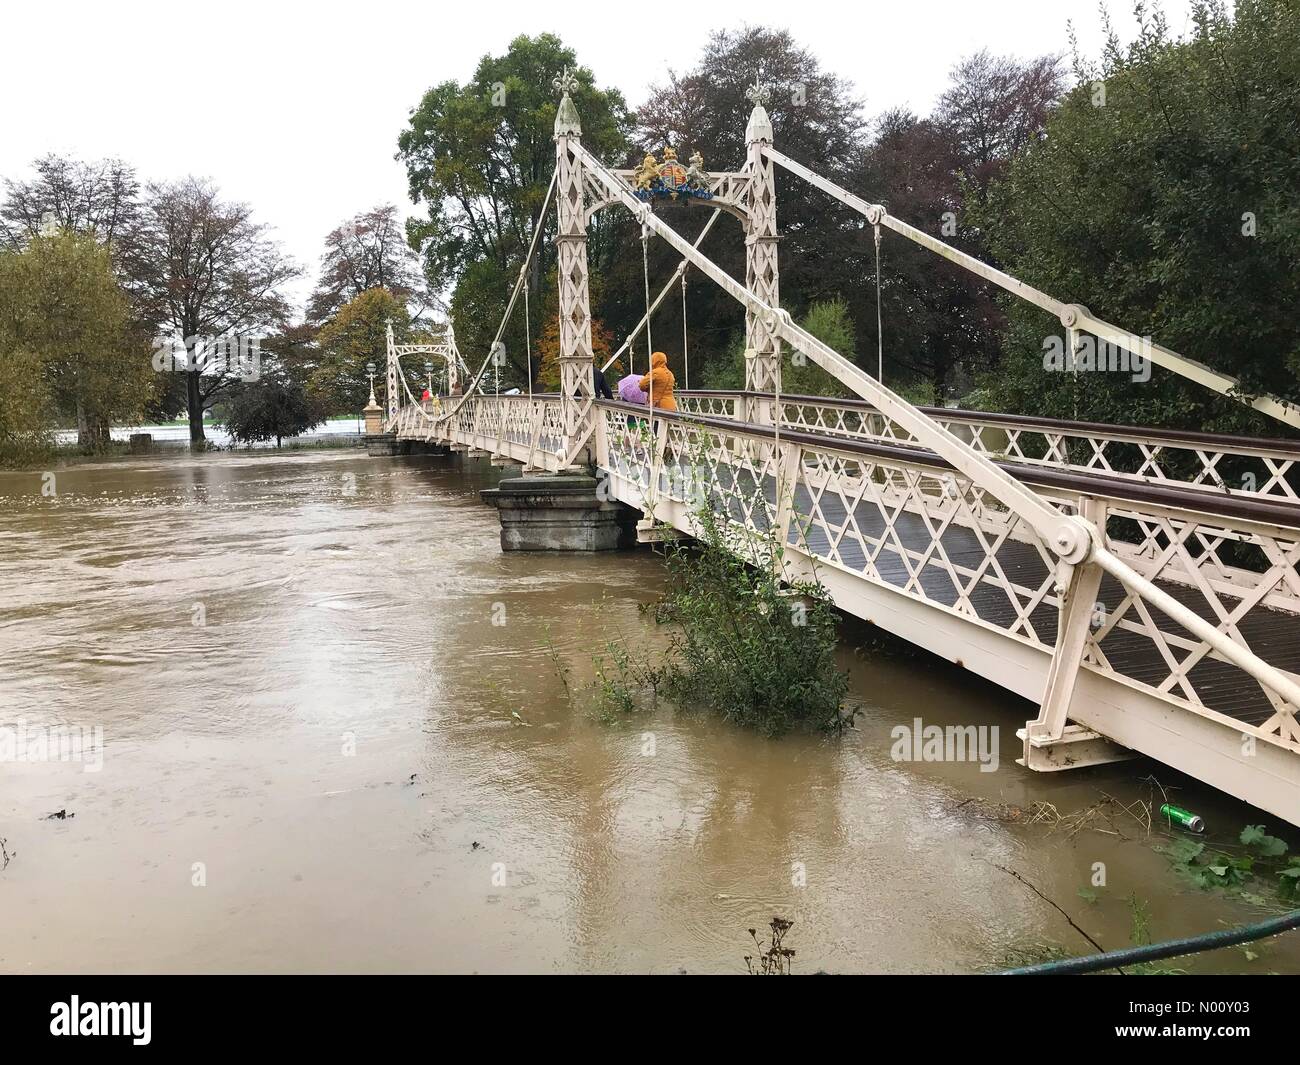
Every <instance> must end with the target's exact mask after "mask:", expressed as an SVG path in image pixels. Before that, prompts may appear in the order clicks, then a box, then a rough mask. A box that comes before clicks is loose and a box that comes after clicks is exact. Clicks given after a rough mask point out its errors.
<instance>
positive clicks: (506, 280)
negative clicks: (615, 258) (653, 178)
mask: <svg viewBox="0 0 1300 1065" xmlns="http://www.w3.org/2000/svg"><path fill="white" fill-rule="evenodd" d="M564 67H569V68H570V69H571V70H572V71H573V73H574V75H575V76H576V78H577V80H578V86H577V88H576V89H575V91H574V93H573V100H574V103H575V105H576V106H577V109H578V114H579V116H580V117H581V121H582V142H583V145H584V146H585V147H587V148H589V149H590V150H591V151H593V152H594V153H595V154H596V155H597V156H599V157H601V158H604V159H618V158H619V157H621V156H622V155H623V154H624V152H625V150H626V144H627V131H628V129H629V128H630V125H631V119H630V116H629V113H628V109H627V105H626V104H625V102H624V100H623V97H622V95H621V94H620V93H619V92H618V91H617V90H615V89H598V88H597V87H596V85H595V79H594V76H593V75H592V73H591V71H590V70H589V69H588V68H586V67H583V66H580V65H579V64H578V61H577V55H576V53H575V52H574V51H573V49H572V48H569V47H567V46H566V45H565V44H564V43H563V42H562V41H561V40H560V39H559V38H558V37H556V36H555V35H554V34H550V33H542V34H538V35H537V36H536V37H528V36H525V35H521V36H518V37H516V38H515V39H514V40H512V41H511V42H510V45H509V47H508V48H507V50H506V53H505V54H504V55H497V56H490V55H489V56H484V57H483V58H482V59H481V60H480V61H479V64H478V66H477V68H476V69H475V71H474V75H473V77H471V78H470V79H469V81H468V82H466V83H465V84H464V85H461V84H459V83H457V82H455V81H444V82H441V83H439V84H438V85H435V86H434V87H433V88H431V89H430V90H429V91H428V92H426V93H425V94H424V97H423V99H422V100H421V101H420V103H419V106H417V107H416V108H415V109H414V110H413V111H412V113H411V118H410V124H409V127H408V128H407V129H405V130H403V131H402V133H401V135H400V136H399V137H398V153H397V154H398V158H399V159H400V160H401V161H402V162H403V163H404V164H405V166H406V172H407V179H408V182H409V184H410V192H411V198H412V200H413V201H414V202H415V203H417V204H424V205H425V208H426V211H427V216H426V217H424V218H412V219H410V220H408V222H407V238H408V240H409V241H410V243H411V246H412V247H414V248H416V249H418V250H419V252H420V254H421V255H422V257H423V260H424V272H425V276H426V277H427V278H428V280H429V283H430V285H431V286H432V287H433V288H435V289H445V288H447V287H449V286H451V285H455V291H454V293H453V295H452V300H451V303H452V310H453V313H454V315H455V318H456V322H457V330H458V341H459V342H460V344H461V346H462V348H463V350H465V351H466V352H471V351H478V352H481V353H482V354H484V355H485V354H486V353H487V349H488V345H489V343H490V341H491V339H492V334H493V332H494V331H495V328H496V323H497V322H498V321H499V320H500V317H501V313H502V311H503V310H504V309H505V304H506V300H507V298H508V296H509V292H510V288H511V286H513V284H514V281H515V278H516V276H517V274H518V270H519V266H520V264H521V263H522V261H523V257H524V254H525V253H526V251H527V247H528V243H529V240H530V239H531V237H532V230H533V225H534V221H535V219H536V218H537V216H538V214H539V213H540V211H541V208H542V202H543V200H544V199H545V196H546V188H547V185H548V184H549V183H550V180H551V173H552V171H553V170H554V169H555V142H554V140H553V135H554V124H555V111H556V106H557V102H558V101H557V98H556V93H555V90H554V88H553V86H552V79H554V77H555V75H556V74H558V73H559V72H560V70H561V69H563V68H564ZM543 225H544V226H546V229H547V233H546V234H544V238H546V237H549V235H550V234H553V232H554V228H555V216H554V211H551V212H550V214H549V217H548V218H546V219H543ZM554 261H555V253H554V250H553V245H552V242H551V240H549V239H543V240H542V241H541V243H540V245H539V259H538V261H537V264H536V269H535V271H534V273H533V275H532V277H531V279H530V285H531V300H532V307H531V311H532V315H533V329H532V335H533V336H534V337H536V336H537V335H538V333H539V332H540V319H539V317H538V316H539V314H540V311H541V306H542V302H543V300H542V298H541V296H542V293H541V291H540V279H541V278H543V277H545V276H546V274H547V271H548V270H549V269H550V268H551V266H552V265H553V264H554ZM462 286H469V291H466V292H462V291H461V288H462ZM521 319H522V316H521V315H518V314H517V315H516V316H515V322H514V325H515V328H514V329H512V330H511V331H510V332H509V333H508V334H507V335H506V337H505V345H506V356H507V359H508V360H509V361H510V362H511V363H512V364H514V366H515V367H516V369H517V370H518V371H519V373H518V376H519V377H520V378H523V377H524V376H525V370H524V363H523V352H524V349H525V347H526V345H525V343H524V330H523V324H522V320H521Z"/></svg>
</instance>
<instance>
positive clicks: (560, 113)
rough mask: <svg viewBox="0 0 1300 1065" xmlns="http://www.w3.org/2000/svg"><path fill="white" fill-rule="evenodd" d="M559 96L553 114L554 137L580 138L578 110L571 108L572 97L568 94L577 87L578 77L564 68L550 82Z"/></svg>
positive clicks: (580, 129) (580, 126) (580, 128)
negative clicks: (558, 101) (557, 106)
mask: <svg viewBox="0 0 1300 1065" xmlns="http://www.w3.org/2000/svg"><path fill="white" fill-rule="evenodd" d="M551 84H552V85H554V86H555V91H556V92H558V93H559V94H560V106H559V108H558V109H557V110H556V112H555V135H556V136H557V137H570V136H572V137H580V136H581V135H582V123H580V122H579V121H578V109H577V108H576V107H574V106H573V97H572V96H570V95H569V94H570V93H572V92H573V90H574V89H576V88H577V87H578V77H577V75H576V74H574V73H573V71H571V70H570V69H569V68H568V67H565V68H564V69H563V70H561V71H560V72H559V73H558V74H556V75H555V79H554V80H553V81H552V82H551Z"/></svg>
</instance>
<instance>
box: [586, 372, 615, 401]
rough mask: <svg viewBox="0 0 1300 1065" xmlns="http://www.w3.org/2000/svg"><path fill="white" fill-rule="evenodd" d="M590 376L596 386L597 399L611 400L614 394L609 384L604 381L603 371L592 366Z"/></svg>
mask: <svg viewBox="0 0 1300 1065" xmlns="http://www.w3.org/2000/svg"><path fill="white" fill-rule="evenodd" d="M591 376H592V379H593V380H594V382H595V385H596V398H597V399H613V398H614V393H613V392H612V391H611V390H610V387H609V382H608V381H606V380H605V371H604V370H602V369H601V368H600V367H599V366H594V365H593V366H592V368H591Z"/></svg>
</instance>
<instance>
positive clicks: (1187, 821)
mask: <svg viewBox="0 0 1300 1065" xmlns="http://www.w3.org/2000/svg"><path fill="white" fill-rule="evenodd" d="M1160 816H1161V817H1163V818H1165V819H1166V820H1167V821H1172V822H1173V823H1174V824H1176V825H1180V826H1182V827H1183V828H1185V829H1187V831H1188V832H1204V831H1205V822H1204V821H1203V820H1201V818H1200V816H1199V815H1197V814H1194V813H1192V812H1191V811H1190V810H1184V809H1183V808H1182V807H1181V806H1175V805H1174V804H1173V803H1169V802H1167V803H1165V804H1164V805H1163V806H1162V807H1160Z"/></svg>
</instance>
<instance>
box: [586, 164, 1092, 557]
mask: <svg viewBox="0 0 1300 1065" xmlns="http://www.w3.org/2000/svg"><path fill="white" fill-rule="evenodd" d="M574 150H575V151H576V152H578V153H580V154H581V156H582V161H583V165H584V166H585V167H587V168H588V169H589V170H590V172H591V174H592V176H593V177H595V178H596V179H597V180H598V181H599V182H600V183H601V184H602V185H604V186H605V188H607V189H608V190H609V192H610V193H611V194H612V195H613V196H615V197H616V198H617V199H618V200H619V201H620V202H621V203H622V204H623V206H625V207H626V208H627V209H628V210H629V211H630V212H631V213H632V214H633V215H634V216H636V218H637V219H638V220H639V221H640V222H641V223H642V224H643V225H645V226H648V227H649V228H650V229H652V230H653V231H654V232H655V233H657V234H658V235H659V236H660V237H661V238H663V240H665V241H666V242H667V243H668V244H669V245H671V246H672V247H673V248H675V249H676V251H677V252H678V254H680V255H681V256H683V258H685V259H687V260H688V261H689V262H690V263H691V264H692V265H693V266H695V267H697V268H698V269H699V270H700V271H701V272H702V273H703V274H705V275H706V276H708V277H709V278H710V279H712V280H713V281H714V282H715V283H716V284H717V285H719V286H720V287H721V288H722V289H723V290H724V291H725V292H726V293H727V294H728V295H730V296H731V297H732V298H733V299H734V300H736V301H737V302H739V303H741V304H742V305H744V306H746V307H748V308H749V309H750V310H751V311H752V312H753V313H754V314H756V315H758V316H759V318H760V319H761V320H762V322H763V323H764V325H765V327H766V328H768V329H770V330H772V331H773V332H774V333H776V334H777V335H779V336H780V337H782V339H784V340H785V341H787V342H788V343H789V344H790V345H791V346H792V347H794V348H795V349H796V350H798V351H802V352H804V353H805V354H807V355H808V356H810V357H811V358H812V360H813V361H814V362H815V363H817V365H819V366H820V367H822V369H824V370H826V371H827V372H828V373H830V374H832V375H833V376H834V377H836V378H837V379H839V380H840V381H843V382H844V383H845V384H846V385H848V386H849V387H850V388H852V389H853V391H854V392H856V393H857V394H858V395H859V396H861V397H862V398H863V399H866V400H869V401H870V402H871V403H873V404H874V405H875V406H876V407H877V408H878V409H879V410H880V411H881V412H882V413H884V414H885V415H886V416H888V417H890V418H892V419H893V420H894V421H895V422H897V423H898V424H899V425H900V426H902V428H904V429H905V430H907V431H908V432H910V433H911V434H912V435H913V436H914V437H915V438H916V440H917V441H918V442H919V443H920V444H921V446H923V447H927V448H929V449H930V450H931V451H933V452H934V453H935V454H937V455H940V456H942V457H943V458H945V459H947V460H948V461H949V462H950V463H952V465H953V466H954V467H955V468H956V469H957V470H958V472H960V473H962V474H964V475H965V476H967V477H969V478H970V479H971V480H972V481H974V482H976V483H977V484H979V485H980V487H982V488H985V489H987V490H988V491H989V492H991V493H992V494H993V495H994V496H996V497H997V498H998V499H1000V500H1002V502H1003V503H1005V504H1006V505H1007V506H1008V507H1010V508H1011V509H1012V510H1014V511H1015V512H1016V513H1017V514H1019V515H1020V516H1021V517H1022V518H1023V519H1024V520H1025V521H1026V522H1027V523H1028V524H1029V525H1030V526H1031V527H1032V528H1033V529H1034V531H1035V532H1036V533H1037V534H1038V535H1039V536H1040V537H1042V538H1043V540H1044V541H1045V542H1046V543H1047V544H1049V545H1050V546H1051V548H1052V550H1053V551H1055V552H1056V553H1057V554H1058V555H1060V556H1061V557H1062V558H1063V559H1064V560H1065V561H1067V562H1071V563H1074V562H1080V561H1082V560H1083V559H1084V558H1086V557H1087V555H1088V552H1089V551H1090V550H1091V543H1092V539H1091V536H1090V535H1089V534H1088V531H1087V526H1086V524H1085V523H1084V522H1082V521H1080V520H1079V519H1077V518H1073V517H1069V516H1067V515H1063V514H1061V513H1060V512H1059V511H1058V510H1056V508H1055V507H1053V506H1051V505H1050V504H1049V503H1047V502H1046V501H1045V500H1043V499H1041V498H1040V497H1039V496H1038V495H1036V494H1035V493H1034V492H1032V491H1030V490H1029V489H1028V488H1026V487H1025V486H1024V485H1022V484H1021V483H1020V482H1019V481H1017V480H1016V479H1015V478H1014V477H1012V476H1011V475H1010V474H1008V473H1006V472H1005V471H1004V470H1002V469H1000V468H998V467H997V466H995V465H994V464H993V463H992V462H991V461H989V460H988V459H986V458H985V457H984V456H983V455H980V454H978V453H977V452H975V451H973V450H972V449H971V448H970V447H969V446H968V445H967V444H965V443H963V442H962V441H960V440H958V439H957V437H955V436H953V435H952V434H951V433H950V432H948V431H947V430H946V429H944V428H942V427H941V426H940V425H939V424H938V423H937V422H935V421H934V420H933V419H932V418H930V417H929V416H928V415H926V414H923V413H922V412H921V411H919V410H917V409H916V408H915V407H914V406H912V404H910V403H908V402H907V401H906V400H905V399H903V398H902V397H901V396H899V395H897V394H895V393H894V392H892V391H890V390H889V389H888V388H886V387H885V386H884V385H882V384H880V383H879V382H877V381H876V380H875V379H874V378H872V377H871V376H870V375H868V374H866V373H864V372H863V371H862V370H861V369H860V368H858V367H857V366H855V365H854V364H853V363H851V362H849V361H848V360H847V359H846V358H844V357H843V356H842V355H840V354H839V353H838V352H836V351H835V350H834V349H832V348H830V347H827V346H826V345H825V344H823V343H822V342H821V341H820V340H818V339H817V338H816V337H814V336H813V335H812V334H811V333H809V332H808V331H807V330H805V329H802V328H801V327H799V326H797V325H795V324H794V322H793V321H792V320H791V318H790V315H789V312H787V311H784V310H780V309H777V308H774V307H770V306H768V304H766V303H764V302H763V301H762V300H761V299H759V298H758V297H757V296H756V295H754V293H753V292H751V291H750V290H749V289H747V288H745V286H744V285H742V284H741V283H740V282H738V281H737V280H736V279H735V278H733V277H732V276H731V275H730V274H728V273H727V272H726V271H725V270H723V269H722V267H720V266H718V265H717V264H716V263H715V262H713V260H712V259H710V258H708V257H707V256H705V255H703V254H702V253H701V252H699V251H698V250H697V249H695V248H694V247H692V246H691V244H690V242H688V241H687V240H686V239H685V238H684V237H682V236H681V235H680V234H679V233H678V232H677V231H676V230H675V229H673V228H672V227H671V226H669V225H667V224H666V223H664V222H663V221H662V220H661V219H660V218H658V217H656V215H655V214H654V212H653V211H651V210H650V207H649V205H648V204H644V203H642V202H641V201H640V200H638V199H637V198H636V197H635V196H634V195H633V194H632V190H631V189H630V188H629V187H628V186H627V185H626V184H625V183H624V182H623V181H622V180H621V179H619V178H618V177H616V176H615V175H614V174H613V173H611V172H610V171H609V170H608V169H607V168H606V167H605V165H604V164H603V163H601V162H600V160H599V159H597V158H596V157H595V156H593V155H592V154H591V153H590V152H589V151H588V150H587V149H586V148H585V147H584V146H581V145H579V146H576V147H575V148H574Z"/></svg>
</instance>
